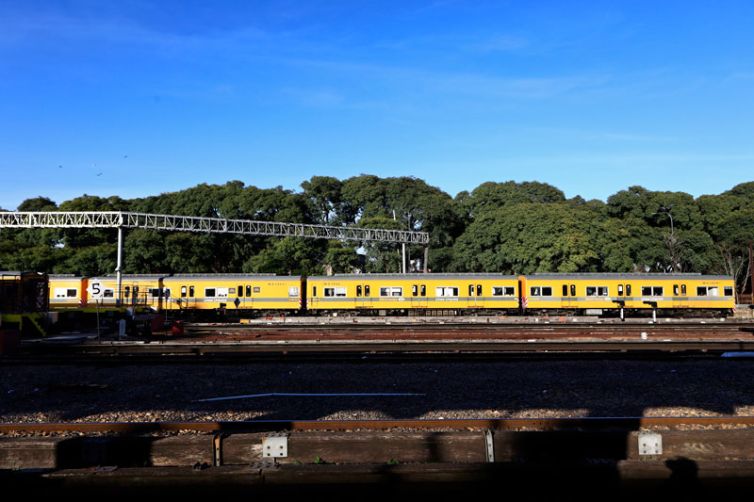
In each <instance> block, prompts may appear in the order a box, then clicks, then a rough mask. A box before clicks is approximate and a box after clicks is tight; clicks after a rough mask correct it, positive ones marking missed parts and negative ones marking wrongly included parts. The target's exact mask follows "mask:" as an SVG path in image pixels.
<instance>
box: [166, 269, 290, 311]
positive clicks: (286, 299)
mask: <svg viewBox="0 0 754 502" xmlns="http://www.w3.org/2000/svg"><path fill="white" fill-rule="evenodd" d="M162 284H163V287H164V295H165V301H164V303H163V308H165V309H167V310H215V309H236V310H285V311H297V310H300V309H301V308H302V306H303V303H302V300H303V296H302V295H303V293H304V288H303V279H302V278H301V276H279V275H261V274H259V275H258V274H176V275H172V276H169V277H165V278H163V281H162Z"/></svg>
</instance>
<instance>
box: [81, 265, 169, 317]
mask: <svg viewBox="0 0 754 502" xmlns="http://www.w3.org/2000/svg"><path fill="white" fill-rule="evenodd" d="M163 277H164V275H159V274H123V276H122V278H121V301H120V305H118V303H117V297H118V295H117V294H116V291H117V288H118V280H117V277H116V276H110V275H108V276H104V277H90V278H88V279H87V283H86V289H85V291H86V297H87V298H86V302H85V306H86V307H88V308H93V307H118V306H120V307H129V306H148V307H152V308H154V309H156V310H160V309H161V308H162V304H163V301H164V297H163V294H162V280H163Z"/></svg>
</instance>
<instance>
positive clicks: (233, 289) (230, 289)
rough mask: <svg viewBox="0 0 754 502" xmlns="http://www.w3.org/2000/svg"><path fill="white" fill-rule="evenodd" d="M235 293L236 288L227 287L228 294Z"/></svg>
mask: <svg viewBox="0 0 754 502" xmlns="http://www.w3.org/2000/svg"><path fill="white" fill-rule="evenodd" d="M235 294H236V288H228V295H235Z"/></svg>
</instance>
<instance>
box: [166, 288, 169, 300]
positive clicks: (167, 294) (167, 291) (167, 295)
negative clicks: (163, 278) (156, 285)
mask: <svg viewBox="0 0 754 502" xmlns="http://www.w3.org/2000/svg"><path fill="white" fill-rule="evenodd" d="M165 298H170V288H165Z"/></svg>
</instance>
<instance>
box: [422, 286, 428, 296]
mask: <svg viewBox="0 0 754 502" xmlns="http://www.w3.org/2000/svg"><path fill="white" fill-rule="evenodd" d="M421 295H422V296H427V285H426V284H422V287H421Z"/></svg>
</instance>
